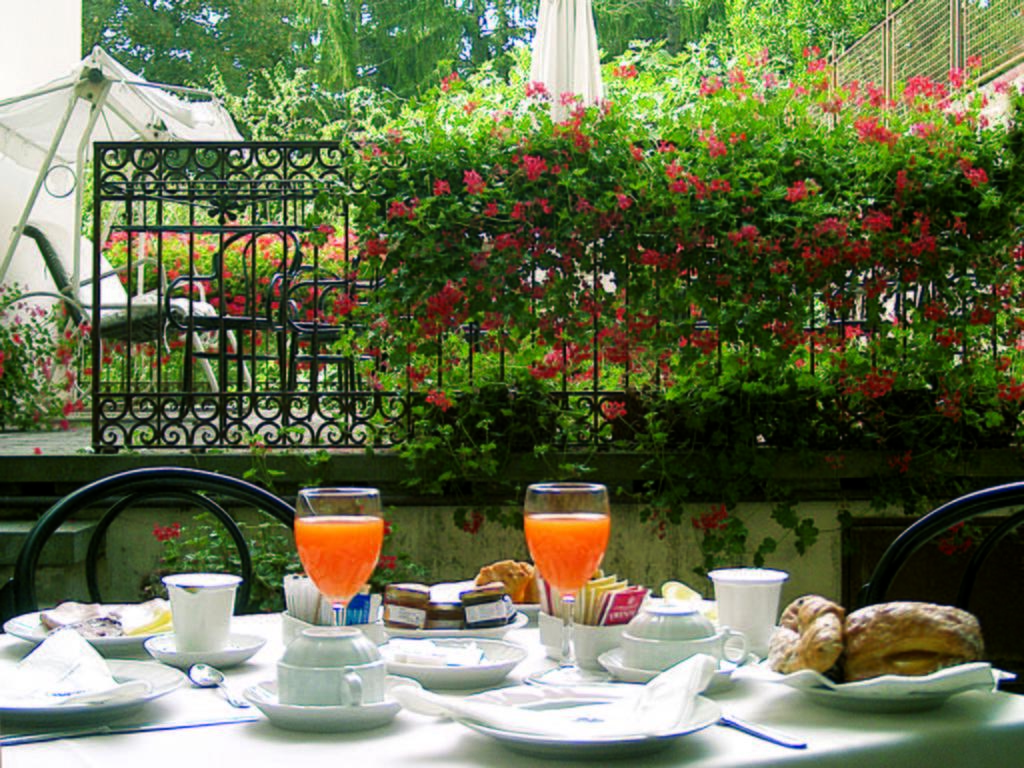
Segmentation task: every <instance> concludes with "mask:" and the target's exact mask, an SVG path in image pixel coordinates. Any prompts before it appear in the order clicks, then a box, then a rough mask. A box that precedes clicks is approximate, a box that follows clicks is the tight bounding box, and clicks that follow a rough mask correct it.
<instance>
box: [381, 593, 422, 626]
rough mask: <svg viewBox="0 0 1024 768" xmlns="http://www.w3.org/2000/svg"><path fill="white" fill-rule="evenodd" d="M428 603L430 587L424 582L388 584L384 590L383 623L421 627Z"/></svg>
mask: <svg viewBox="0 0 1024 768" xmlns="http://www.w3.org/2000/svg"><path fill="white" fill-rule="evenodd" d="M429 603H430V587H428V586H426V585H425V584H388V586H387V587H386V589H385V590H384V623H385V624H386V625H387V626H389V627H405V628H408V629H423V628H424V627H426V625H427V605H428V604H429Z"/></svg>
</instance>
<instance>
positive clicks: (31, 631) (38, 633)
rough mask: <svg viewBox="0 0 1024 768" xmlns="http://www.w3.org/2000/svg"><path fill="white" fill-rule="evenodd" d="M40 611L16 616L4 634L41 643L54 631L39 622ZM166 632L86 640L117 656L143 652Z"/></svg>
mask: <svg viewBox="0 0 1024 768" xmlns="http://www.w3.org/2000/svg"><path fill="white" fill-rule="evenodd" d="M39 614H40V611H35V612H33V613H26V614H22V615H21V616H15V617H14V618H13V619H8V620H7V621H6V622H5V623H4V632H6V633H7V634H9V635H10V636H11V637H17V638H18V639H19V640H25V641H27V642H30V643H41V642H43V640H45V639H46V638H47V636H48V635H49V634H50V632H51V631H52V630H50V629H47V628H46V627H45V626H44V625H43V622H41V621H40V620H39ZM161 634H167V633H166V632H160V633H156V634H148V635H127V636H122V637H87V638H86V640H88V641H89V644H90V645H91V646H93V647H94V648H95V649H96V650H98V651H99V652H100V653H102V654H103V655H104V656H116V655H118V654H121V653H125V652H141V651H142V644H143V643H145V642H146V640H148V639H149V638H151V637H158V636H159V635H161Z"/></svg>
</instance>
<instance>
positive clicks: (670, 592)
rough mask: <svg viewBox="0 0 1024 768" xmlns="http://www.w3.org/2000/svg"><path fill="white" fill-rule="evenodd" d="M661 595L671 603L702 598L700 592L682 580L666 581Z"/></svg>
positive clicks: (662, 586)
mask: <svg viewBox="0 0 1024 768" xmlns="http://www.w3.org/2000/svg"><path fill="white" fill-rule="evenodd" d="M661 596H662V597H663V598H665V600H667V601H668V602H670V603H688V602H690V601H691V600H700V599H701V596H700V593H698V592H697V591H696V590H694V589H693V588H692V587H688V586H686V585H685V584H683V583H682V582H681V581H666V582H665V583H664V584H662V585H661Z"/></svg>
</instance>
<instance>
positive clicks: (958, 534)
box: [936, 520, 974, 556]
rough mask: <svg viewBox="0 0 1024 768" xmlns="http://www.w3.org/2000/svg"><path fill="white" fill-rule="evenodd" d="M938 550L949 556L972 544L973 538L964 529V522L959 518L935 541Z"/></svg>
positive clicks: (966, 548)
mask: <svg viewBox="0 0 1024 768" xmlns="http://www.w3.org/2000/svg"><path fill="white" fill-rule="evenodd" d="M936 545H937V546H938V548H939V552H941V553H942V554H944V555H947V556H951V555H956V554H959V553H961V552H967V551H969V550H970V549H971V547H973V546H974V539H973V538H972V537H971V536H970V534H969V533H968V532H967V531H966V530H965V525H964V522H963V521H962V520H961V521H960V522H959V523H957V524H956V525H954V526H951V527H950V529H949V533H948V534H947V535H945V536H943V537H942V538H941V539H939V540H938V541H937V542H936Z"/></svg>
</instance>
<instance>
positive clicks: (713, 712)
mask: <svg viewBox="0 0 1024 768" xmlns="http://www.w3.org/2000/svg"><path fill="white" fill-rule="evenodd" d="M529 692H535V693H533V695H532V698H533V700H532V701H531V700H530V694H529ZM558 695H559V694H557V693H555V689H552V688H540V687H536V686H521V687H517V688H506V689H501V690H497V691H490V692H489V693H484V694H479V695H478V697H477V698H479V699H480V700H485V701H490V702H494V703H500V704H508V705H510V706H520V707H525V708H552V707H557V708H561V706H572V705H576V706H580V705H586V704H595V703H598V702H600V701H602V700H604V701H610V700H612V699H611V698H604V699H602V698H599V697H598V698H594V699H589V700H587V699H580V694H579V692H578V691H571V690H563V691H562V692H561V694H560V695H561V696H562V697H564V699H565V702H564V704H562V705H561V706H560V704H559V701H558ZM721 715H722V713H721V710H720V709H719V708H718V705H717V704H716V703H715V702H713V701H711V700H710V699H705V698H703V697H701V696H698V697H697V706H696V707H695V709H694V712H693V716H692V717H691V718H690V721H689V722H688V723H686V724H685V725H682V726H679V727H678V728H677V729H676V730H674V731H673V732H671V733H666V734H663V735H660V736H625V737H623V736H607V737H602V736H595V737H594V738H590V739H580V738H573V737H559V736H551V735H539V734H529V733H521V732H517V731H506V730H503V729H500V728H495V727H492V726H487V725H480V724H479V723H475V722H472V721H468V720H460V721H459V722H461V723H462V724H463V725H465V726H466V727H467V728H471V729H473V730H474V731H476V732H478V733H482V734H484V735H485V736H490V737H492V738H494V739H497V740H498V741H499V742H501V743H502V744H504V745H505V746H506V747H508V748H509V749H511V750H513V751H515V752H521V753H523V754H526V755H535V756H537V757H552V758H563V759H572V760H595V759H596V760H602V761H603V760H604V759H606V758H617V757H636V756H640V755H645V754H650V753H651V752H656V751H658V750H661V749H664V748H666V747H668V746H669V745H670V744H672V742H673V741H674V740H676V739H678V738H679V737H681V736H686V735H687V734H690V733H695V732H697V731H700V730H702V729H704V728H707V727H708V726H710V725H714V724H715V723H717V722H718V720H719V718H720V717H721Z"/></svg>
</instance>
